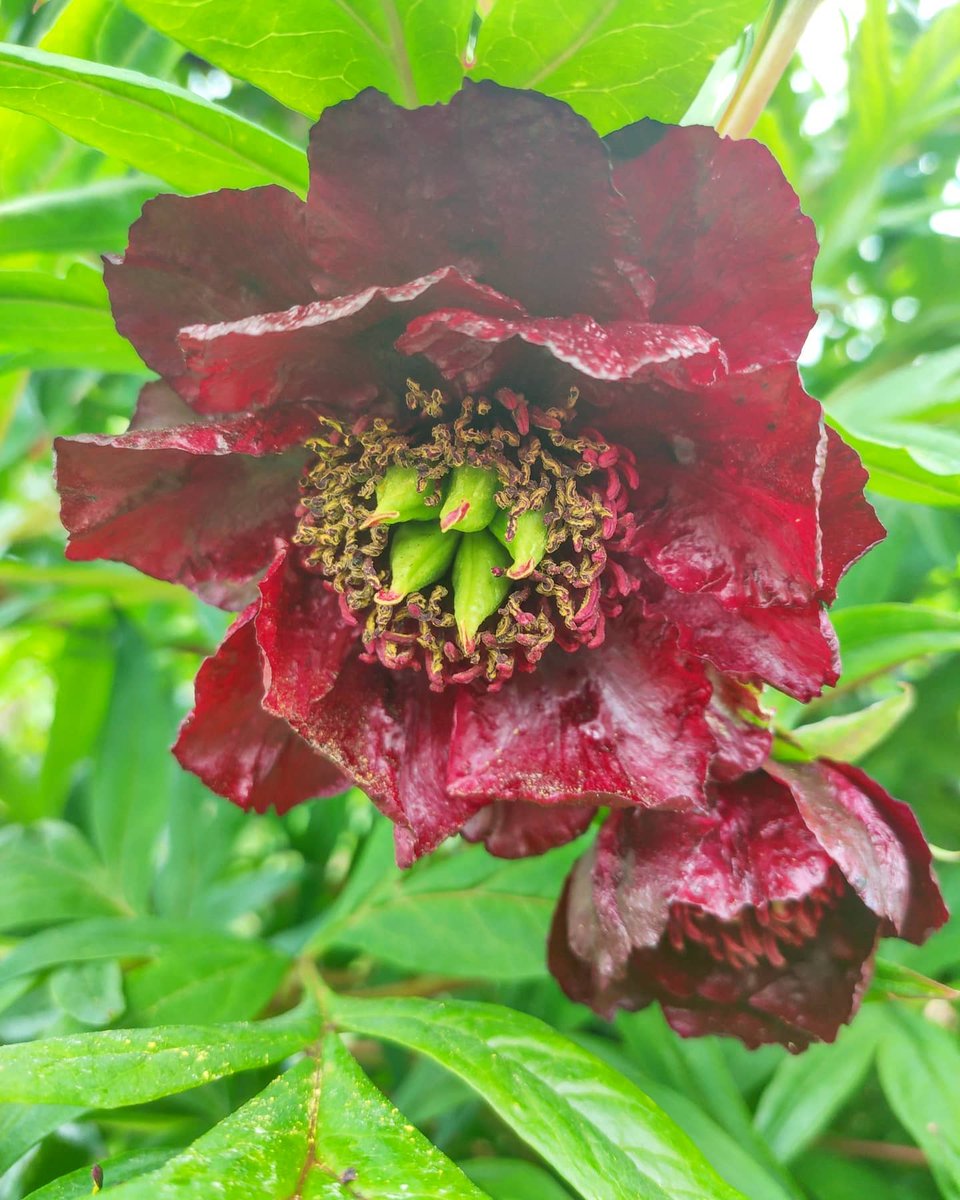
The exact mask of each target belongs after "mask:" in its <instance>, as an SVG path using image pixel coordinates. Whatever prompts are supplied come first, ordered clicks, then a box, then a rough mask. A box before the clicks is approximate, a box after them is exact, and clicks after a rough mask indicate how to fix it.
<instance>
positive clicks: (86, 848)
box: [0, 821, 123, 930]
mask: <svg viewBox="0 0 960 1200" xmlns="http://www.w3.org/2000/svg"><path fill="white" fill-rule="evenodd" d="M0 879H2V880H3V886H2V887H0V930H8V929H9V930H12V929H30V928H35V927H36V926H38V925H49V924H52V923H54V922H56V921H75V920H78V919H81V918H84V917H96V916H106V915H107V914H110V913H113V914H116V913H118V912H122V911H123V904H122V902H121V901H120V900H117V899H115V898H114V897H112V896H111V895H110V893H109V889H108V884H107V879H106V877H105V875H104V872H103V868H102V867H101V866H100V864H99V863H98V862H97V860H96V855H95V853H94V850H93V847H92V846H91V845H90V844H89V842H87V841H86V839H85V838H84V837H83V836H82V835H81V834H80V833H78V832H77V830H76V829H74V828H73V827H72V826H71V825H65V824H61V823H60V822H54V821H49V822H42V823H40V824H37V825H34V826H31V827H29V828H23V827H22V826H16V825H12V826H10V827H9V828H7V829H2V830H0Z"/></svg>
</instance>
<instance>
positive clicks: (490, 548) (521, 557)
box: [362, 466, 547, 654]
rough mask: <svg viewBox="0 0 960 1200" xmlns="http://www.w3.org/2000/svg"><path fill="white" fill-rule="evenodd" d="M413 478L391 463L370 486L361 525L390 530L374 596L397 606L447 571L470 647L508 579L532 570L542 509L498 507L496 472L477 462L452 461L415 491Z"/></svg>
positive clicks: (539, 551)
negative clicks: (386, 572)
mask: <svg viewBox="0 0 960 1200" xmlns="http://www.w3.org/2000/svg"><path fill="white" fill-rule="evenodd" d="M420 483H421V479H420V476H419V474H418V472H417V470H416V468H413V467H390V468H389V470H388V471H387V472H386V473H385V475H384V476H383V478H382V479H381V480H380V483H379V484H378V485H377V491H376V501H377V503H376V508H375V509H374V511H373V512H372V513H371V514H370V515H369V516H368V517H367V518H366V519H365V520H364V522H363V526H362V528H364V529H370V528H372V527H374V526H377V525H396V529H394V530H393V531H392V532H391V534H390V547H389V560H390V582H389V584H388V585H387V586H386V587H384V588H381V590H380V591H379V592H377V593H376V596H375V600H376V602H377V603H378V604H388V605H397V604H399V603H400V602H401V601H402V600H404V599H405V598H406V597H407V596H409V595H411V594H412V593H415V592H420V591H423V589H425V588H427V587H429V586H430V585H431V584H435V583H439V582H441V580H442V579H443V578H444V576H445V575H446V574H447V572H449V573H450V578H449V580H448V582H447V586H448V587H449V588H450V589H451V590H452V593H453V596H452V600H453V616H454V620H455V621H456V624H457V634H458V637H459V641H460V646H461V648H462V650H463V651H464V653H465V654H473V652H474V650H475V648H476V639H477V633H478V631H479V629H480V626H481V625H482V624H483V622H484V621H486V620H487V618H488V617H491V616H493V614H494V613H495V612H496V611H497V609H498V608H499V607H500V605H501V604H502V603H503V601H504V599H505V598H506V597H507V595H508V593H509V592H510V588H511V586H512V585H513V582H514V581H515V580H521V579H526V578H527V576H529V575H530V574H532V572H533V571H534V570H535V569H536V567H537V566H538V565H539V563H540V561H541V560H542V559H543V557H544V555H545V554H546V550H547V527H546V525H545V524H544V520H543V514H542V513H540V512H532V511H531V512H525V513H521V514H519V515H511V514H510V513H509V512H506V511H504V510H503V509H500V508H498V507H497V503H496V499H495V497H496V494H497V492H498V491H499V490H500V487H501V484H500V480H499V477H498V475H497V473H496V472H495V471H489V470H486V469H484V468H482V467H472V466H460V467H454V468H453V470H452V471H450V473H449V474H448V476H447V477H446V479H444V480H443V481H442V485H441V484H438V483H437V482H436V481H434V480H433V479H429V480H427V482H426V486H425V487H423V488H422V490H418V484H420ZM441 487H442V494H443V495H444V496H445V497H446V499H445V500H444V502H443V504H442V505H441V504H440V495H441V490H440V489H441ZM428 499H432V500H433V504H432V505H431V504H428V503H427V500H428ZM428 522H429V523H428Z"/></svg>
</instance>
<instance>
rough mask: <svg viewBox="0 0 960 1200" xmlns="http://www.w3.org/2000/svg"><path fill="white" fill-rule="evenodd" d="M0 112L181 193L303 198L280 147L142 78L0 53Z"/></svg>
mask: <svg viewBox="0 0 960 1200" xmlns="http://www.w3.org/2000/svg"><path fill="white" fill-rule="evenodd" d="M0 107H7V108H14V109H16V110H17V111H19V112H24V113H29V114H31V115H33V116H37V117H42V118H43V119H44V120H45V121H49V122H50V124H51V125H54V126H56V128H57V129H60V130H62V131H63V132H64V133H67V134H69V135H70V136H71V137H73V138H76V139H77V141H80V142H83V143H84V144H86V145H88V146H93V147H95V148H96V149H97V150H102V151H103V152H104V153H105V154H111V155H114V156H115V157H116V158H118V159H120V161H121V162H125V163H129V165H130V166H132V167H137V168H138V169H139V170H141V171H145V172H147V173H148V174H151V175H158V176H159V177H160V178H161V179H165V180H166V181H167V183H171V184H173V186H174V187H175V188H179V189H181V190H182V191H185V192H202V191H206V190H212V189H214V188H221V187H254V186H256V185H257V184H263V183H282V184H284V185H285V186H287V187H291V188H293V189H294V190H296V191H302V190H303V188H304V185H305V181H306V170H307V167H306V159H305V157H304V156H303V154H302V153H301V152H300V151H299V150H297V149H296V147H294V146H291V145H290V144H289V143H288V142H285V141H283V140H282V139H281V138H278V137H277V136H276V135H275V134H272V133H270V132H269V131H268V130H266V129H262V128H260V126H258V125H254V124H253V122H252V121H247V120H245V119H244V118H243V117H238V116H237V115H236V114H234V113H232V112H230V111H228V110H227V109H225V108H220V107H218V106H217V105H213V104H210V103H208V102H207V101H205V100H201V99H200V98H199V97H198V96H195V95H194V94H193V93H192V92H188V91H186V90H184V89H183V88H179V87H174V86H173V85H172V84H168V83H163V82H161V81H160V80H158V79H154V78H152V77H151V76H149V75H139V74H137V73H136V72H134V71H127V70H122V69H119V68H114V67H109V66H104V65H102V64H100V63H93V62H85V61H83V60H81V59H74V58H68V57H66V56H64V55H59V54H47V53H46V52H44V51H42V50H30V49H27V48H26V47H23V46H2V47H0Z"/></svg>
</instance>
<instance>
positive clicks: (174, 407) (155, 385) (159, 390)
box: [127, 379, 203, 433]
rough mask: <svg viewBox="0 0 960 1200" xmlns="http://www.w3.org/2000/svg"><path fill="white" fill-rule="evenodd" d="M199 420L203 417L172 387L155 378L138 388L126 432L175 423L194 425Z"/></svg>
mask: <svg viewBox="0 0 960 1200" xmlns="http://www.w3.org/2000/svg"><path fill="white" fill-rule="evenodd" d="M201 421H203V417H202V416H201V415H200V414H199V413H197V412H194V410H193V409H192V408H191V407H190V405H189V404H187V402H186V401H185V400H182V399H181V398H180V396H178V395H177V393H176V392H175V391H174V390H173V388H171V387H168V386H167V385H166V384H165V383H164V382H163V380H162V379H156V380H154V381H153V382H152V383H145V384H144V385H143V387H142V388H141V389H140V395H139V396H138V397H137V406H136V408H135V409H134V411H133V416H132V417H131V418H130V425H129V427H128V429H127V432H128V433H136V432H139V431H140V430H143V429H173V428H175V427H176V426H177V425H196V424H198V423H199V422H201Z"/></svg>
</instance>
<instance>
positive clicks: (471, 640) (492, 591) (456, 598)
mask: <svg viewBox="0 0 960 1200" xmlns="http://www.w3.org/2000/svg"><path fill="white" fill-rule="evenodd" d="M509 563H510V556H509V554H507V552H506V551H505V550H504V548H503V547H502V546H501V545H500V543H499V542H498V541H497V539H496V538H495V537H492V536H491V535H490V533H489V532H488V531H487V530H482V531H481V532H479V533H465V534H464V535H463V537H462V538H461V540H460V548H459V549H458V551H457V557H456V558H455V559H454V560H453V615H454V619H455V620H456V622H457V633H458V634H459V635H460V645H461V646H462V648H463V650H464V652H465V653H466V654H472V653H473V650H474V647H475V645H476V636H477V630H478V629H479V628H480V626H481V625H482V624H483V622H484V621H485V620H486V619H487V617H489V616H491V615H492V614H493V613H495V612H496V611H497V609H498V608H499V607H500V605H501V604H502V603H503V600H504V598H505V596H506V595H507V592H509V591H510V587H511V582H510V580H509V579H508V578H507V576H506V571H505V568H506V567H507V566H508V565H509ZM495 571H496V572H497V574H494V572H495Z"/></svg>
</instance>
